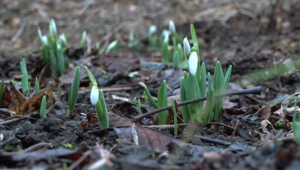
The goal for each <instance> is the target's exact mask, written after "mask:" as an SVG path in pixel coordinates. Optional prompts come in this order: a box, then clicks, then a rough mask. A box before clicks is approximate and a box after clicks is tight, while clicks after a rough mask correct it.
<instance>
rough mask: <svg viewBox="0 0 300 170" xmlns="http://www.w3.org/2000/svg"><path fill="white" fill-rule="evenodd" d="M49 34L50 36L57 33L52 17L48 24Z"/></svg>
mask: <svg viewBox="0 0 300 170" xmlns="http://www.w3.org/2000/svg"><path fill="white" fill-rule="evenodd" d="M49 35H50V36H51V37H53V36H56V35H57V29H56V24H55V21H54V20H53V19H52V20H51V21H50V24H49Z"/></svg>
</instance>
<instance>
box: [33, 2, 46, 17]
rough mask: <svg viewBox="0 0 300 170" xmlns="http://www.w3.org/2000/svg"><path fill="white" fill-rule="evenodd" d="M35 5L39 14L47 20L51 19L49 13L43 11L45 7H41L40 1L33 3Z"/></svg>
mask: <svg viewBox="0 0 300 170" xmlns="http://www.w3.org/2000/svg"><path fill="white" fill-rule="evenodd" d="M33 7H34V8H36V9H37V11H38V12H39V14H40V15H41V17H42V18H43V19H44V20H46V21H47V22H49V21H50V19H49V17H48V15H47V14H46V13H45V12H44V11H43V9H42V8H41V6H40V5H39V4H38V3H35V4H34V5H33Z"/></svg>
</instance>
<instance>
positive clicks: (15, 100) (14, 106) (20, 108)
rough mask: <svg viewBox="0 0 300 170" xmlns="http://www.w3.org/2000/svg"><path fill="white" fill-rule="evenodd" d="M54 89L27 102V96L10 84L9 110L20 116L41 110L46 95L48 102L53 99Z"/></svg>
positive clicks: (41, 92) (45, 91) (42, 92)
mask: <svg viewBox="0 0 300 170" xmlns="http://www.w3.org/2000/svg"><path fill="white" fill-rule="evenodd" d="M53 91H54V87H53V86H52V87H50V88H48V89H45V90H42V91H40V92H39V93H38V94H36V95H35V96H33V97H32V98H31V99H29V100H27V99H26V98H25V96H24V95H23V94H22V93H21V92H20V91H19V90H18V89H16V87H15V86H14V84H13V83H12V82H10V96H11V103H10V105H9V109H11V110H13V111H14V112H15V113H16V114H18V115H24V114H28V113H30V112H33V111H35V110H38V109H39V108H40V104H41V100H42V97H43V96H44V95H46V96H48V97H47V99H48V101H49V100H51V99H52V92H53Z"/></svg>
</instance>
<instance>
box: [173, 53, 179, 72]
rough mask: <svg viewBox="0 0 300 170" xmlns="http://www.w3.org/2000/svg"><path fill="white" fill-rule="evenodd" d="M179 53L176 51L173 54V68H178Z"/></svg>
mask: <svg viewBox="0 0 300 170" xmlns="http://www.w3.org/2000/svg"><path fill="white" fill-rule="evenodd" d="M179 55H180V54H179V51H178V50H176V51H174V54H173V68H175V69H176V68H178V67H179V61H180V56H179Z"/></svg>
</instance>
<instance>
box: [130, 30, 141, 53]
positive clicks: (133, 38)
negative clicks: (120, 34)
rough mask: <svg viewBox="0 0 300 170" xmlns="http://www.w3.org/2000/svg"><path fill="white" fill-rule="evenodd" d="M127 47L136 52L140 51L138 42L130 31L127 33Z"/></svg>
mask: <svg viewBox="0 0 300 170" xmlns="http://www.w3.org/2000/svg"><path fill="white" fill-rule="evenodd" d="M128 47H134V48H135V49H136V50H138V51H139V50H140V49H141V45H140V41H139V39H137V38H136V37H135V36H134V32H133V31H132V30H131V31H130V32H129V43H128Z"/></svg>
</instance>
